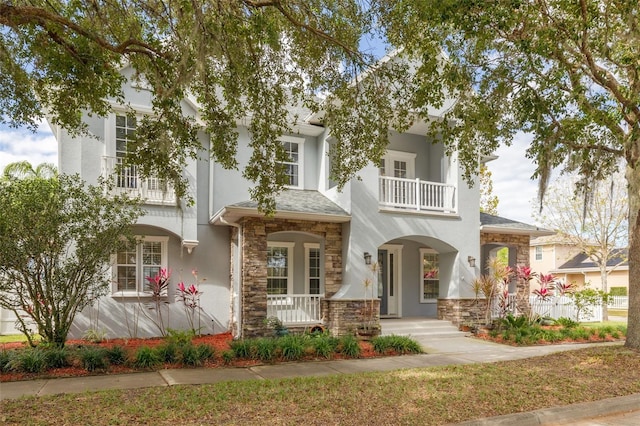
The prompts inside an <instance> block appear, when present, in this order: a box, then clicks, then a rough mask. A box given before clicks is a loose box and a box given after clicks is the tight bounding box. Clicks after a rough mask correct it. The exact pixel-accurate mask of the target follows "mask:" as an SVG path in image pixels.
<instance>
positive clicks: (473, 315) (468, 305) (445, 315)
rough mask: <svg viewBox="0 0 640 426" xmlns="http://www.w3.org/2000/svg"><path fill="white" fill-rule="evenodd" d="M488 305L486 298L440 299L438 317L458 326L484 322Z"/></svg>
mask: <svg viewBox="0 0 640 426" xmlns="http://www.w3.org/2000/svg"><path fill="white" fill-rule="evenodd" d="M486 306H487V301H486V300H485V299H478V300H476V299H438V319H440V320H446V321H451V323H453V325H456V326H459V325H461V324H479V323H483V322H484V320H485V312H486Z"/></svg>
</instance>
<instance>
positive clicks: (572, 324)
mask: <svg viewBox="0 0 640 426" xmlns="http://www.w3.org/2000/svg"><path fill="white" fill-rule="evenodd" d="M556 322H557V323H558V324H560V325H561V326H563V327H565V328H576V327H577V326H578V325H579V323H578V322H577V321H574V320H572V319H571V318H567V317H560V318H558V319H557V320H556Z"/></svg>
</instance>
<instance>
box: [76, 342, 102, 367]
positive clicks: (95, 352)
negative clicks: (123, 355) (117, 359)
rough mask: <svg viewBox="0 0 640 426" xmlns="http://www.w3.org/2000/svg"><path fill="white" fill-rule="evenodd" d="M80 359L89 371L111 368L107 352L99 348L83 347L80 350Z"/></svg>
mask: <svg viewBox="0 0 640 426" xmlns="http://www.w3.org/2000/svg"><path fill="white" fill-rule="evenodd" d="M78 359H80V364H82V367H83V368H84V369H85V370H87V371H96V370H106V369H107V367H108V366H109V360H108V358H107V351H106V349H104V348H101V347H99V346H83V347H82V348H80V349H79V350H78Z"/></svg>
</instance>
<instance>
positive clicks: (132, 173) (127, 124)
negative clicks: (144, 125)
mask: <svg viewBox="0 0 640 426" xmlns="http://www.w3.org/2000/svg"><path fill="white" fill-rule="evenodd" d="M136 126H137V122H136V117H135V116H133V115H120V114H117V115H116V164H117V165H118V166H121V165H122V163H123V162H124V158H125V157H126V156H127V152H128V146H127V145H128V144H129V139H131V138H132V137H133V134H134V133H135V131H136ZM116 186H117V187H118V188H137V187H138V174H137V170H136V168H135V167H134V166H129V167H126V168H121V169H120V170H119V171H118V177H117V180H116Z"/></svg>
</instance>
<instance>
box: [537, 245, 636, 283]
mask: <svg viewBox="0 0 640 426" xmlns="http://www.w3.org/2000/svg"><path fill="white" fill-rule="evenodd" d="M628 259H629V252H628V250H627V249H616V250H615V252H614V256H612V258H611V259H609V261H607V269H608V270H609V271H610V272H609V274H608V276H607V289H608V291H611V289H612V288H614V287H622V288H625V289H626V290H624V291H625V292H626V293H627V294H628V290H629V263H628ZM550 272H551V273H552V274H554V275H555V276H557V277H558V278H560V279H561V280H563V281H564V282H566V283H574V284H575V285H577V286H578V287H579V288H580V287H583V286H584V285H585V284H589V288H593V289H602V279H601V275H600V267H599V266H598V264H597V263H596V262H594V261H593V259H591V258H589V256H587V255H586V254H585V253H579V254H577V255H576V256H574V257H572V258H571V259H569V260H568V261H567V262H565V263H563V264H562V265H560V266H559V267H558V268H556V269H553V270H551V271H550Z"/></svg>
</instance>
